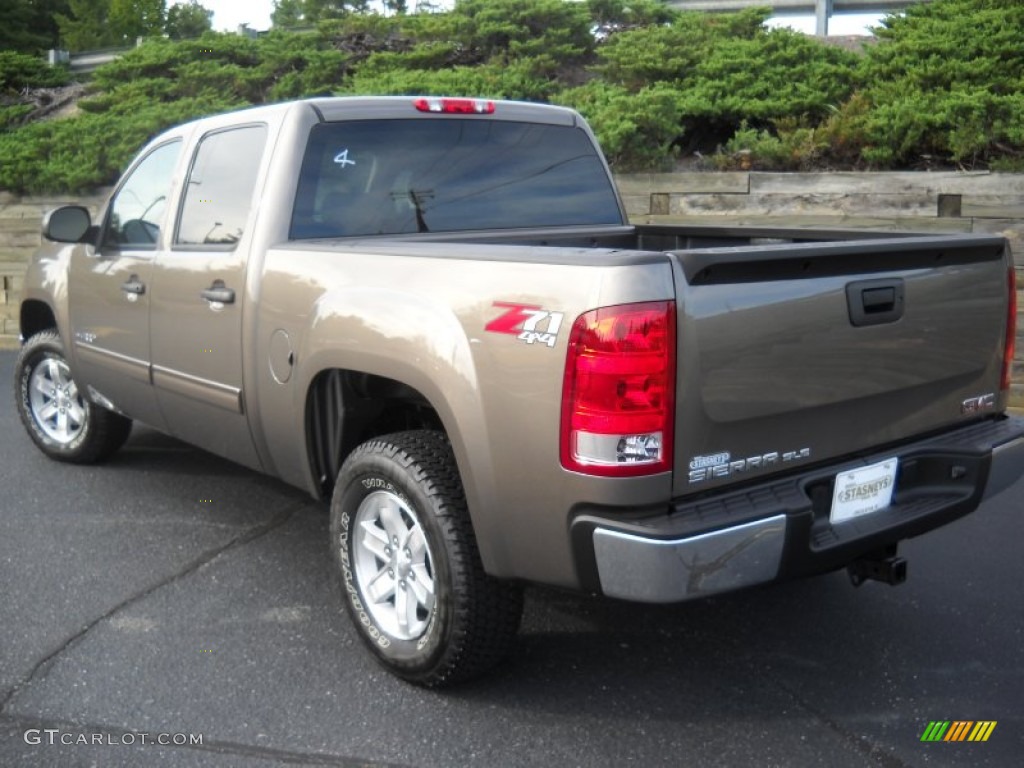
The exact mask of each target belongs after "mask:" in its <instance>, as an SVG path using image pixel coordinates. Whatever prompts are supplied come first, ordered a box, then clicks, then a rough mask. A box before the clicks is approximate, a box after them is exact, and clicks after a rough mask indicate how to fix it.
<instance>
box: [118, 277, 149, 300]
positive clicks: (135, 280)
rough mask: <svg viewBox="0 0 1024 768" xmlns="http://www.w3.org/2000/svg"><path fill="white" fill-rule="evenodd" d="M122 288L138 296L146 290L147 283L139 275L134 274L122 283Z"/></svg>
mask: <svg viewBox="0 0 1024 768" xmlns="http://www.w3.org/2000/svg"><path fill="white" fill-rule="evenodd" d="M121 290H122V291H124V292H125V293H134V294H135V295H136V296H141V295H142V294H144V293H145V292H146V284H145V283H143V282H142V281H141V280H139V276H138V275H132V276H131V277H130V278H128V281H127V282H125V283H121Z"/></svg>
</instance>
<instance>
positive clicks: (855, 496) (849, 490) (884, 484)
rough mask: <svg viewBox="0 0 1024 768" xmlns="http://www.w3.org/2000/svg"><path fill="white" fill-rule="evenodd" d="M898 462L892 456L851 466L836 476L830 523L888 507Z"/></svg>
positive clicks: (894, 483)
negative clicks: (855, 466)
mask: <svg viewBox="0 0 1024 768" xmlns="http://www.w3.org/2000/svg"><path fill="white" fill-rule="evenodd" d="M898 465H899V461H898V460H897V459H896V458H895V457H893V458H891V459H886V460H885V461H880V462H878V463H877V464H872V465H871V466H870V467H861V468H860V469H851V470H847V471H845V472H840V473H839V474H838V475H836V487H835V490H834V491H833V493H832V513H831V516H830V519H831V521H832V523H833V525H834V524H835V523H841V522H843V521H844V520H850V519H852V518H854V517H860V516H861V515H868V514H871V513H872V512H877V511H878V510H880V509H885V508H886V507H888V506H889V502H891V501H892V492H893V489H895V487H896V467H897V466H898Z"/></svg>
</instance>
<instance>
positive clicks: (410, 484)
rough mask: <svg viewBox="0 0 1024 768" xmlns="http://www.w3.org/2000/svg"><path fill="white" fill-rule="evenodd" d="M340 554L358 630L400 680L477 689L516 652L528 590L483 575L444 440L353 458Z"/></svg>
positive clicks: (342, 497)
mask: <svg viewBox="0 0 1024 768" xmlns="http://www.w3.org/2000/svg"><path fill="white" fill-rule="evenodd" d="M331 550H332V554H333V556H334V564H335V569H334V570H335V575H336V577H337V580H338V583H339V585H340V587H341V591H342V594H343V598H344V600H345V605H346V608H347V610H348V612H349V615H350V616H351V618H352V620H353V623H354V624H355V626H356V629H357V631H358V632H359V634H360V636H361V637H362V639H363V641H364V642H365V643H366V644H367V646H368V647H369V648H370V650H371V651H372V652H373V654H374V656H375V657H376V658H377V660H378V661H379V662H380V663H381V664H382V665H383V666H384V667H386V668H387V669H388V670H390V671H391V672H393V673H394V674H396V675H398V676H399V677H402V678H404V679H405V680H408V681H410V682H413V683H416V684H419V685H424V686H430V687H434V686H442V685H449V684H452V683H455V682H459V681H462V680H466V679H468V678H471V677H474V676H476V675H478V674H480V673H482V672H484V671H486V670H487V669H488V668H490V667H491V666H493V665H494V664H496V663H497V662H498V661H500V660H501V658H502V657H503V656H504V655H505V654H506V653H507V652H508V650H509V648H510V647H511V645H512V643H513V642H514V639H515V634H516V631H517V630H518V627H519V619H520V616H521V615H522V608H523V596H522V590H521V588H520V587H519V586H518V585H514V584H510V583H507V582H502V581H499V580H497V579H493V578H491V577H490V576H488V575H487V574H486V573H484V570H483V565H482V563H481V561H480V555H479V552H478V551H477V546H476V540H475V538H474V536H473V530H472V526H471V524H470V520H469V514H468V511H467V509H466V500H465V496H464V494H463V491H462V484H461V482H460V481H459V476H458V471H457V469H456V467H455V459H454V456H453V455H452V452H451V446H450V445H449V444H448V441H447V439H446V438H445V437H444V435H442V434H440V433H438V432H432V431H426V430H423V431H415V432H401V433H398V434H393V435H387V436H384V437H380V438H375V439H373V440H370V441H368V442H366V443H364V444H363V445H361V446H359V447H358V448H357V449H356V450H355V451H353V453H352V455H351V456H349V458H348V459H347V460H346V461H345V463H344V465H343V466H342V468H341V471H340V472H339V474H338V481H337V484H336V485H335V491H334V498H333V500H332V503H331Z"/></svg>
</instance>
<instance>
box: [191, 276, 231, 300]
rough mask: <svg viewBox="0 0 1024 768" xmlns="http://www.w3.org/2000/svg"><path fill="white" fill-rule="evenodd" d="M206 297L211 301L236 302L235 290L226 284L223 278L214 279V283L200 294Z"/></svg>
mask: <svg viewBox="0 0 1024 768" xmlns="http://www.w3.org/2000/svg"><path fill="white" fill-rule="evenodd" d="M199 295H200V296H202V297H203V298H204V299H206V300H207V301H210V302H217V303H218V304H234V303H235V292H234V290H233V289H231V288H226V287H225V286H224V281H223V280H214V281H213V285H211V286H210V287H209V288H207V289H206V290H205V291H203V292H202V293H200V294H199Z"/></svg>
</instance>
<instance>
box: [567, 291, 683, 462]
mask: <svg viewBox="0 0 1024 768" xmlns="http://www.w3.org/2000/svg"><path fill="white" fill-rule="evenodd" d="M675 318H676V315H675V305H674V304H673V303H672V302H671V301H663V302H648V303H644V304H622V305H619V306H615V307H604V308H602V309H595V310H593V311H591V312H587V313H585V314H583V315H580V317H579V318H577V320H576V322H575V323H573V327H572V331H571V333H570V335H569V350H568V354H567V357H566V362H565V381H564V384H563V388H562V429H561V437H560V441H561V446H560V450H561V459H562V466H564V467H565V468H566V469H571V470H574V471H576V472H583V473H585V474H589V475H603V476H609V475H612V476H632V475H647V474H653V473H655V472H665V471H668V470H670V469H671V468H672V426H673V420H674V418H675V415H674V410H675V408H674V403H675V398H674V393H675V338H676V330H675V329H676V324H675Z"/></svg>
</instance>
